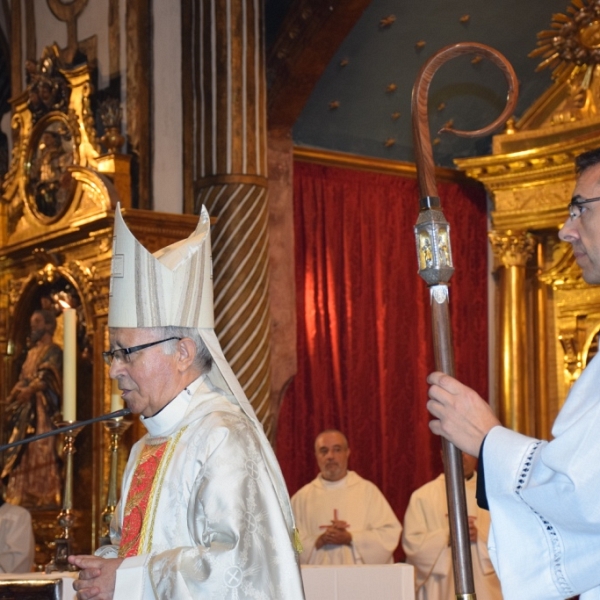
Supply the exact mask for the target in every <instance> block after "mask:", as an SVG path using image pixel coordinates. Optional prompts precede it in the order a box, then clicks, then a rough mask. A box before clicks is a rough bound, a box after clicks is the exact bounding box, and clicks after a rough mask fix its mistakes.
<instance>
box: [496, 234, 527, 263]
mask: <svg viewBox="0 0 600 600" xmlns="http://www.w3.org/2000/svg"><path fill="white" fill-rule="evenodd" d="M488 237H489V240H490V244H491V245H492V250H493V251H494V256H495V258H496V259H497V260H498V261H499V263H500V264H501V265H502V266H503V267H524V266H525V265H526V264H527V261H528V260H529V258H530V257H531V256H532V255H533V252H534V250H535V245H536V242H535V238H534V237H533V236H532V235H531V234H530V233H528V232H526V231H514V232H513V231H491V232H490V233H489V234H488Z"/></svg>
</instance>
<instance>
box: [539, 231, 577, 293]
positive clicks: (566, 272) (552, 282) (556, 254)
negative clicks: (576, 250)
mask: <svg viewBox="0 0 600 600" xmlns="http://www.w3.org/2000/svg"><path fill="white" fill-rule="evenodd" d="M538 279H539V280H540V281H541V282H542V283H545V284H546V285H549V286H551V287H552V288H553V289H558V288H562V289H571V288H580V287H585V286H586V285H587V284H586V283H585V282H584V281H583V278H582V276H581V269H580V268H579V267H578V266H577V263H576V262H575V257H574V256H573V250H572V249H571V245H570V244H567V243H564V242H556V243H555V244H554V245H553V248H552V266H551V267H550V268H548V269H546V270H545V271H542V272H540V273H539V274H538Z"/></svg>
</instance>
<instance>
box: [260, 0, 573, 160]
mask: <svg viewBox="0 0 600 600" xmlns="http://www.w3.org/2000/svg"><path fill="white" fill-rule="evenodd" d="M568 5H569V2H568V0H496V1H494V0H422V1H420V2H414V1H413V2H406V1H403V0H373V2H372V3H371V4H370V5H369V7H368V8H367V9H366V10H365V12H364V13H363V15H362V17H361V19H360V20H359V21H358V22H357V24H356V25H355V27H354V28H353V30H352V31H351V33H350V35H348V36H347V38H346V39H345V41H344V42H343V43H342V45H341V46H340V47H339V49H338V51H337V53H336V55H335V56H334V58H333V60H331V62H330V63H329V66H328V67H327V69H326V71H325V73H324V74H323V75H322V77H321V78H320V80H319V81H318V83H317V85H316V86H315V88H314V90H313V92H312V95H311V97H310V99H309V101H308V102H307V104H306V105H305V107H304V110H303V111H302V114H301V115H300V117H299V119H298V120H297V122H296V124H295V126H294V131H293V137H294V142H295V143H296V144H298V145H306V146H313V147H318V148H323V149H330V150H336V151H341V152H351V153H356V154H361V155H366V156H373V157H381V158H389V159H396V160H403V161H412V160H413V150H412V146H413V144H412V139H411V125H410V97H411V91H412V86H413V83H414V81H415V78H416V76H417V73H418V71H419V69H420V68H421V66H422V65H423V63H424V62H425V61H426V60H427V59H428V58H429V57H430V56H432V55H433V54H434V53H435V52H436V51H437V50H439V49H440V48H442V47H443V46H446V45H448V44H453V43H456V42H461V41H474V42H480V43H485V44H487V45H490V46H492V47H494V48H495V49H497V50H499V51H500V52H502V53H503V54H504V55H505V56H506V57H507V58H508V59H509V61H510V62H511V63H512V64H513V67H514V68H515V71H516V72H517V76H518V78H519V81H520V84H521V88H520V99H519V104H518V106H517V111H516V116H517V118H518V117H519V116H520V115H521V114H523V112H524V111H525V110H526V109H527V108H528V107H529V106H530V105H531V104H532V103H533V102H534V101H535V100H536V99H537V98H538V97H539V96H540V95H541V94H542V93H543V92H544V91H545V90H546V89H547V88H548V87H549V86H550V84H551V76H550V72H549V71H547V70H546V71H542V72H540V73H535V68H536V67H537V65H538V62H539V60H537V59H532V58H528V56H527V55H528V54H529V52H531V51H532V50H533V49H534V48H535V47H536V42H537V37H536V36H537V33H538V32H540V31H543V30H545V29H548V28H549V27H550V23H551V19H552V15H553V14H555V13H557V12H563V13H564V12H565V10H566V8H567V6H568ZM279 8H281V5H279ZM268 9H269V7H268V5H267V10H268ZM390 16H393V17H394V18H395V19H394V18H390V19H389V21H393V22H392V23H391V25H389V26H381V21H382V19H385V18H387V17H390ZM467 16H468V18H467ZM267 23H269V20H268V19H267ZM420 41H423V42H425V45H424V46H423V47H422V48H418V47H417V43H418V42H420ZM472 58H473V57H461V58H458V59H454V60H453V61H451V62H449V63H447V64H446V65H444V66H443V67H442V68H441V69H440V71H439V72H438V73H437V74H436V76H435V77H434V79H433V82H432V84H431V89H430V94H429V98H430V101H429V112H430V126H431V131H432V139H435V138H436V137H437V135H436V133H435V132H436V131H437V130H438V129H439V128H440V127H442V126H443V125H444V124H445V123H447V122H448V121H451V122H452V123H453V125H454V126H455V127H456V128H459V129H478V128H480V127H481V126H483V125H486V124H487V123H489V122H490V121H492V120H493V119H494V118H495V117H496V116H497V115H498V114H499V113H500V111H501V110H502V107H503V106H504V101H505V97H506V83H505V80H504V77H503V75H502V74H501V73H500V71H499V70H498V69H497V68H496V67H494V66H493V65H492V64H491V63H489V62H488V61H486V60H482V61H481V62H478V63H476V64H473V63H472ZM398 113H399V116H398ZM490 146H491V139H490V138H489V137H488V138H483V139H479V140H469V139H461V138H457V137H456V136H453V135H451V134H447V133H444V134H442V135H441V136H439V141H437V142H436V143H435V144H434V156H435V160H436V163H437V164H439V165H444V166H452V160H453V158H458V157H465V156H473V155H481V154H487V153H489V151H490Z"/></svg>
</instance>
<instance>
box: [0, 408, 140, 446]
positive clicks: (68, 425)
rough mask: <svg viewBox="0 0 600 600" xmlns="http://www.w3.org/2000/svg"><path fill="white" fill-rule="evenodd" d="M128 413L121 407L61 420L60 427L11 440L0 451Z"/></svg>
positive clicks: (128, 411) (129, 412)
mask: <svg viewBox="0 0 600 600" xmlns="http://www.w3.org/2000/svg"><path fill="white" fill-rule="evenodd" d="M129 414H131V411H130V410H129V409H128V408H122V409H121V410H115V412H111V413H108V414H106V415H100V416H99V417H94V418H93V419H88V420H87V421H61V422H60V427H57V428H56V429H53V430H52V431H45V432H44V433H38V434H37V435H33V436H31V437H28V438H24V439H22V440H17V441H16V442H11V443H10V444H4V445H2V446H0V452H4V451H5V450H8V449H9V448H15V447H16V446H23V445H24V444H29V443H31V442H37V441H38V440H43V439H44V438H47V437H52V436H53V435H58V434H60V433H67V432H68V431H71V430H72V429H73V428H74V427H77V428H79V429H81V428H83V427H85V426H86V425H91V424H92V423H98V422H99V421H107V420H108V419H118V418H119V417H126V416H127V415H129Z"/></svg>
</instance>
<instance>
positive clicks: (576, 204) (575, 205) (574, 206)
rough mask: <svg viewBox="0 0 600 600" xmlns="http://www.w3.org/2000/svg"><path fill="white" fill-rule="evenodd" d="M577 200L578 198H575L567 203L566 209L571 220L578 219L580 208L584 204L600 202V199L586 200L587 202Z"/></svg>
mask: <svg viewBox="0 0 600 600" xmlns="http://www.w3.org/2000/svg"><path fill="white" fill-rule="evenodd" d="M579 198H580V196H575V198H573V199H572V200H571V202H569V206H568V207H567V208H568V210H569V216H570V217H571V219H573V220H575V219H578V218H579V217H580V216H581V207H582V206H583V205H584V204H589V203H590V202H598V201H600V198H588V199H587V200H580V199H579Z"/></svg>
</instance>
